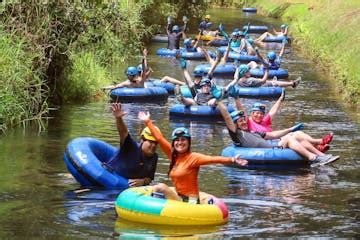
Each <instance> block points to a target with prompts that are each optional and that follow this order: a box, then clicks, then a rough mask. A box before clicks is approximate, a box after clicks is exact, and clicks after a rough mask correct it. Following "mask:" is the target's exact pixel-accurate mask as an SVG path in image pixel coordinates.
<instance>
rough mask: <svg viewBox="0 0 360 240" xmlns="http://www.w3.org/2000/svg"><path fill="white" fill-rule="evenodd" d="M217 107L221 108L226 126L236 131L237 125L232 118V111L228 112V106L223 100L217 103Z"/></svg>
mask: <svg viewBox="0 0 360 240" xmlns="http://www.w3.org/2000/svg"><path fill="white" fill-rule="evenodd" d="M217 107H218V109H219V110H220V113H221V116H222V117H223V119H224V121H225V124H226V127H227V128H228V129H229V130H230V131H232V132H236V125H235V123H234V122H233V121H232V118H231V116H230V113H229V112H228V110H227V108H226V106H225V105H224V103H223V102H222V101H220V102H218V103H217Z"/></svg>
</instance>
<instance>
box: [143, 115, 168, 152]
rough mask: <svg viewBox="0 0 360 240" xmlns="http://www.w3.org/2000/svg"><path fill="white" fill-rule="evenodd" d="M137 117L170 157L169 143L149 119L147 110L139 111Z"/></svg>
mask: <svg viewBox="0 0 360 240" xmlns="http://www.w3.org/2000/svg"><path fill="white" fill-rule="evenodd" d="M138 118H139V119H140V120H141V121H143V122H144V123H145V125H146V126H147V127H148V128H149V129H150V131H151V134H152V135H153V136H154V138H155V139H156V141H157V142H158V143H159V145H160V147H161V149H162V150H163V152H164V153H165V154H166V156H168V158H169V159H171V144H170V143H169V142H168V141H167V140H166V138H165V137H164V136H163V135H162V134H161V132H160V130H159V129H158V128H157V127H156V126H155V125H154V124H153V123H152V121H151V119H150V113H149V112H139V114H138Z"/></svg>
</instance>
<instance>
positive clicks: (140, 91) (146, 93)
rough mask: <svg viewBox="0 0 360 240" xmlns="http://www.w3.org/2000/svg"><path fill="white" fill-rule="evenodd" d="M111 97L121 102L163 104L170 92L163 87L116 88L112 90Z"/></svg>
mask: <svg viewBox="0 0 360 240" xmlns="http://www.w3.org/2000/svg"><path fill="white" fill-rule="evenodd" d="M110 97H111V99H112V100H113V101H118V100H119V101H121V102H143V101H145V102H163V101H166V100H167V98H168V91H167V90H166V89H165V88H163V87H149V88H115V89H113V90H111V92H110Z"/></svg>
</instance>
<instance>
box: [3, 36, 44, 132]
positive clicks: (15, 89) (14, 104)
mask: <svg viewBox="0 0 360 240" xmlns="http://www.w3.org/2000/svg"><path fill="white" fill-rule="evenodd" d="M27 48H28V46H27V44H26V42H25V41H24V40H23V39H21V38H19V37H17V36H16V34H15V33H13V34H11V33H5V32H4V31H2V30H1V29H0V72H1V74H0V86H1V88H0V102H1V104H0V130H2V131H4V130H5V129H6V128H7V127H9V126H13V125H16V124H19V123H23V124H26V123H27V122H28V121H29V120H33V119H37V120H41V117H42V116H43V115H44V114H46V113H47V110H46V109H47V104H46V102H45V101H44V99H45V96H46V93H47V91H46V90H47V89H46V87H45V85H44V83H43V82H42V80H41V78H40V73H39V72H38V71H36V69H35V68H34V66H33V59H36V58H38V55H36V53H30V52H27V51H26V49H27Z"/></svg>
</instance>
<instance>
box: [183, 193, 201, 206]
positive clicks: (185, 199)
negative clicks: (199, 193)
mask: <svg viewBox="0 0 360 240" xmlns="http://www.w3.org/2000/svg"><path fill="white" fill-rule="evenodd" d="M178 195H179V197H180V198H181V199H182V201H183V202H189V196H185V195H182V194H180V193H178ZM196 204H200V199H199V198H197V200H196Z"/></svg>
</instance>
